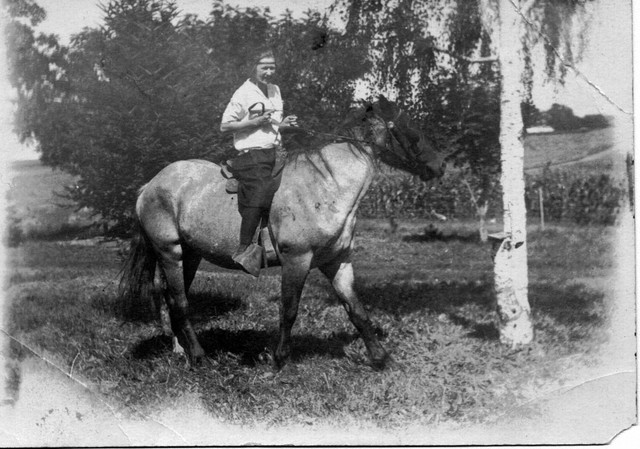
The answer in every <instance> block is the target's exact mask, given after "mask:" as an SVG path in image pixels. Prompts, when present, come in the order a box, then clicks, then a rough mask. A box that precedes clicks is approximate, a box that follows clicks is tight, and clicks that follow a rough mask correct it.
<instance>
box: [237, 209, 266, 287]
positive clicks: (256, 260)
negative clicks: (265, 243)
mask: <svg viewBox="0 0 640 449" xmlns="http://www.w3.org/2000/svg"><path fill="white" fill-rule="evenodd" d="M240 215H241V216H242V223H241V224H240V245H238V248H237V249H236V251H235V252H234V253H233V256H232V259H233V261H234V262H236V263H237V264H239V265H240V266H241V267H242V268H243V269H244V271H246V272H247V273H249V274H251V275H253V276H255V277H258V275H259V274H260V268H261V267H262V248H261V247H259V246H258V245H255V244H254V243H253V238H254V235H255V233H256V229H257V228H258V226H259V225H260V218H261V215H262V209H260V208H259V207H245V208H243V209H242V211H241V212H240Z"/></svg>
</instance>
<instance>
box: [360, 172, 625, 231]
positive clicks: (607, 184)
mask: <svg viewBox="0 0 640 449" xmlns="http://www.w3.org/2000/svg"><path fill="white" fill-rule="evenodd" d="M465 181H466V183H467V184H465ZM467 185H468V186H467ZM479 185H482V184H481V182H480V179H478V177H474V176H469V175H468V174H467V175H464V174H463V173H462V172H455V173H450V174H448V175H447V176H445V177H444V178H443V179H442V180H439V181H431V182H427V183H425V182H422V181H421V180H420V179H419V178H417V177H411V176H405V175H400V174H392V175H389V174H386V175H379V176H378V177H376V179H375V180H374V182H373V184H372V186H371V188H370V189H369V191H368V193H367V195H366V197H365V198H364V200H363V202H362V204H361V206H360V215H361V216H363V217H367V218H388V217H395V218H433V217H434V216H435V215H436V214H440V215H444V216H446V217H447V218H448V219H469V218H473V217H475V215H476V208H475V206H474V203H473V199H472V197H471V193H470V189H472V190H474V194H475V195H476V197H477V196H479V194H480V188H478V187H477V186H479ZM484 186H485V187H484V188H485V189H489V191H488V192H487V195H486V197H487V198H488V206H489V207H488V212H487V218H498V217H501V216H502V193H501V187H500V184H499V182H498V179H497V176H492V177H490V179H489V180H488V182H485V183H484ZM540 188H541V189H542V197H543V205H544V206H543V207H544V214H545V220H547V221H556V222H572V223H577V224H580V225H587V224H599V225H610V224H613V223H614V222H615V219H616V216H617V214H618V211H619V210H620V207H621V205H622V200H623V198H624V196H625V195H626V188H625V185H624V184H623V182H622V181H617V180H615V179H614V178H612V177H611V176H609V175H607V174H589V173H582V172H565V171H551V170H545V171H544V172H542V173H541V174H538V175H527V176H525V201H526V206H527V213H528V215H529V216H530V217H531V218H536V217H539V216H540V201H539V189H540Z"/></svg>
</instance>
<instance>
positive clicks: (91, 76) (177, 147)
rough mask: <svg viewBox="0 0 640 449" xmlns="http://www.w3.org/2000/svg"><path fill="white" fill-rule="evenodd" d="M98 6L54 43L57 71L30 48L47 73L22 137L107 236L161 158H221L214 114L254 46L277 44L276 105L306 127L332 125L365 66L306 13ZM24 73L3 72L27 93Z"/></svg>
mask: <svg viewBox="0 0 640 449" xmlns="http://www.w3.org/2000/svg"><path fill="white" fill-rule="evenodd" d="M103 11H104V14H105V16H104V24H103V26H102V27H101V28H100V29H85V30H84V31H82V32H81V33H79V34H77V35H76V36H74V37H73V38H72V40H71V43H70V46H69V48H68V49H65V48H60V50H59V53H60V55H61V56H60V57H59V58H58V59H56V62H57V67H59V68H58V69H56V70H53V71H52V70H49V72H46V70H44V69H45V66H46V67H49V68H50V67H51V66H50V65H49V62H50V56H49V55H50V54H51V52H50V51H46V52H45V51H41V50H40V49H39V48H35V47H36V44H35V43H33V44H32V47H33V48H35V50H33V53H34V59H36V60H38V61H39V59H38V58H44V59H43V61H44V62H41V63H40V65H41V69H42V70H41V71H45V72H46V74H47V76H48V77H49V78H50V79H51V81H47V79H45V81H41V80H43V79H44V78H43V77H38V76H34V82H33V83H32V84H34V85H35V86H36V87H37V88H39V89H40V90H42V91H43V92H44V93H46V95H44V94H43V95H41V98H40V97H39V98H38V101H37V102H36V101H34V100H33V96H32V95H25V98H26V102H25V104H27V105H28V108H25V110H28V111H29V112H30V113H31V115H28V116H26V117H25V120H24V123H25V127H24V128H25V132H24V133H25V135H27V134H28V135H30V136H33V137H34V138H35V139H36V140H37V141H38V143H39V149H40V151H41V153H42V161H43V162H44V163H45V164H48V165H51V166H54V167H60V168H62V169H64V170H67V171H69V172H70V173H73V174H75V175H78V176H79V181H78V183H77V185H76V186H75V188H74V189H71V190H70V191H69V195H70V196H71V198H73V199H74V200H76V201H77V203H78V206H79V207H83V206H88V207H90V208H92V209H93V210H94V211H96V212H97V213H99V214H101V215H102V217H104V218H105V219H106V220H108V221H109V222H110V223H111V225H112V230H113V231H114V232H116V231H118V232H119V231H126V230H128V229H129V228H130V226H131V224H132V211H133V205H134V203H135V198H136V194H137V190H138V188H139V187H140V186H141V185H143V184H144V183H145V182H147V181H149V180H150V179H151V178H152V177H153V176H154V175H155V174H156V173H157V172H158V171H159V170H161V169H162V168H163V167H164V166H166V165H167V164H169V163H170V162H173V161H175V160H178V159H189V158H205V159H210V160H219V159H221V158H223V157H225V153H226V152H227V151H228V150H229V149H230V148H231V141H230V138H229V137H226V136H221V135H220V133H219V123H220V117H221V115H222V112H223V110H224V108H225V106H226V104H227V102H228V101H229V99H230V97H231V95H232V94H233V92H234V90H235V89H236V88H237V87H238V86H239V85H240V84H241V83H242V82H243V81H244V80H245V79H246V78H247V77H248V76H249V70H250V68H251V64H252V63H251V58H250V57H248V56H249V55H251V54H252V53H254V52H256V50H257V49H259V48H262V47H264V46H265V45H269V46H272V47H274V48H275V50H276V53H277V54H278V57H279V60H280V61H281V62H282V64H281V67H282V69H281V70H280V74H281V80H282V81H284V82H282V81H281V82H280V84H281V85H282V89H283V91H284V94H285V100H286V101H287V105H286V106H287V107H288V108H289V109H290V112H295V113H296V114H298V115H299V116H300V118H301V122H302V123H303V124H305V123H308V124H310V125H311V126H312V127H316V128H322V127H324V128H325V129H330V128H331V127H332V126H335V124H336V120H337V117H340V116H342V115H343V114H344V110H345V109H346V107H348V104H347V103H348V102H346V101H345V98H350V97H351V96H352V90H353V85H352V81H353V79H354V78H355V77H357V76H360V75H361V74H362V72H363V71H364V70H365V69H366V58H364V57H362V56H360V57H358V55H362V53H363V52H361V51H360V52H358V50H357V45H358V44H357V42H355V41H354V40H350V39H345V38H342V37H341V36H339V35H338V34H337V33H335V32H331V31H329V30H326V28H325V27H324V26H323V18H322V17H321V16H319V15H317V14H313V13H309V14H308V15H307V16H306V18H305V19H303V20H301V21H298V20H294V19H293V18H292V17H291V15H286V16H284V17H282V18H281V19H280V20H276V19H274V18H273V17H271V16H270V15H269V14H268V13H267V12H265V11H262V10H260V9H257V8H249V9H238V8H231V7H229V6H226V5H224V4H222V2H215V3H214V5H213V8H212V13H211V14H210V16H209V17H208V18H207V19H206V20H201V19H199V18H197V17H195V16H187V17H179V15H178V11H177V7H176V5H175V3H174V2H172V1H154V0H114V1H111V2H110V3H108V4H107V5H106V6H104V7H103ZM318 36H323V40H324V42H323V44H322V45H318ZM301 44H305V45H301ZM306 45H308V47H306ZM314 46H315V47H316V48H315V50H313V48H314ZM57 48H59V47H56V49H57ZM309 48H312V50H313V51H312V52H309V50H308V49H309ZM24 53H25V50H24V49H23V48H22V47H21V48H19V49H17V50H16V51H15V54H16V57H24V55H23V54H24ZM56 55H57V54H56ZM345 55H346V56H347V57H349V58H351V61H352V62H353V64H350V65H349V66H348V67H344V66H345V64H342V63H341V62H342V61H341V60H340V57H344V56H345ZM327 79H329V80H330V82H327V81H326V80H327ZM27 81H28V80H27ZM27 81H25V80H24V79H22V78H20V77H14V79H13V82H14V85H15V86H16V87H18V88H19V89H28V88H30V89H31V90H33V89H35V88H33V87H31V84H29V83H28V82H27Z"/></svg>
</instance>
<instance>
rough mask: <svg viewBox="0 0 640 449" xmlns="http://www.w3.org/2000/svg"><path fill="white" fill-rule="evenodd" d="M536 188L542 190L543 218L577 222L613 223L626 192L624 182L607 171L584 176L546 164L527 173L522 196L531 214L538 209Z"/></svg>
mask: <svg viewBox="0 0 640 449" xmlns="http://www.w3.org/2000/svg"><path fill="white" fill-rule="evenodd" d="M538 189H542V192H543V204H544V214H545V219H547V220H554V221H564V220H568V221H572V222H574V223H577V224H579V225H590V224H598V225H612V224H614V223H615V221H616V218H617V216H618V212H619V211H620V207H621V206H622V200H623V198H624V196H625V194H626V192H625V186H624V184H623V183H622V182H620V181H616V180H614V179H613V178H611V177H610V176H609V175H607V174H590V175H586V176H585V175H584V174H582V173H579V172H578V173H576V172H574V171H559V170H550V169H548V168H547V169H545V170H544V171H543V172H542V174H541V175H538V176H528V177H527V183H526V188H525V198H526V201H527V211H528V213H529V214H531V215H532V216H537V215H538V214H539V213H540V202H539V193H538Z"/></svg>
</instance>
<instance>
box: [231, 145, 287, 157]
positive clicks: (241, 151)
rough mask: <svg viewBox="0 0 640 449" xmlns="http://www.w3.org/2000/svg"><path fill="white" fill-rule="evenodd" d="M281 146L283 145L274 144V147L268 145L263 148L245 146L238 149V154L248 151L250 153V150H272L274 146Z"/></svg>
mask: <svg viewBox="0 0 640 449" xmlns="http://www.w3.org/2000/svg"><path fill="white" fill-rule="evenodd" d="M281 147H282V145H274V146H272V147H267V148H263V147H252V148H244V149H242V150H237V151H238V155H241V154H246V153H248V152H249V151H256V150H270V149H272V148H275V149H276V150H277V149H278V148H281Z"/></svg>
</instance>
